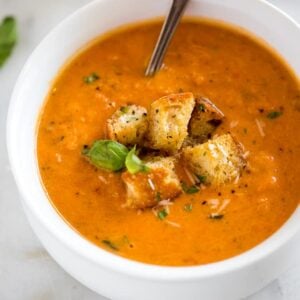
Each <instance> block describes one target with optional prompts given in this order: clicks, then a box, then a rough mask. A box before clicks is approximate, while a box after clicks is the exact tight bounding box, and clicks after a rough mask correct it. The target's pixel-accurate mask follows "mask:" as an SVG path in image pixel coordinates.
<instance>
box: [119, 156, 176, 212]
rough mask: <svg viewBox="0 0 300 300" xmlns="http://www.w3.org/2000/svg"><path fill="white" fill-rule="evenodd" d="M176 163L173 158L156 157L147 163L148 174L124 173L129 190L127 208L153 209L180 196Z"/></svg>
mask: <svg viewBox="0 0 300 300" xmlns="http://www.w3.org/2000/svg"><path fill="white" fill-rule="evenodd" d="M174 161H175V159H174V158H172V157H166V158H163V157H156V158H152V159H151V160H150V161H148V162H146V166H147V167H148V168H149V171H148V172H139V173H136V174H130V173H129V172H127V171H126V172H124V173H123V174H122V179H123V181H124V183H125V185H126V190H127V201H126V206H128V207H131V208H138V209H143V208H147V207H153V206H155V205H157V204H158V202H159V201H161V200H166V199H173V198H175V197H176V196H177V195H179V194H180V193H181V186H180V182H179V179H178V177H177V175H176V173H175V170H174V168H175V166H174Z"/></svg>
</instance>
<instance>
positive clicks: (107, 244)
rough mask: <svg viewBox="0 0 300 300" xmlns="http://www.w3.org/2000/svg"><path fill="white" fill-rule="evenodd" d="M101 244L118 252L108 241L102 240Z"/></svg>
mask: <svg viewBox="0 0 300 300" xmlns="http://www.w3.org/2000/svg"><path fill="white" fill-rule="evenodd" d="M102 243H103V244H104V245H106V246H107V247H109V248H110V249H112V250H115V251H119V248H118V247H117V246H116V245H115V244H114V243H113V242H112V241H110V240H102Z"/></svg>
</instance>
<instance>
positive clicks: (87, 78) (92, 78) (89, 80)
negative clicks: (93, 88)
mask: <svg viewBox="0 0 300 300" xmlns="http://www.w3.org/2000/svg"><path fill="white" fill-rule="evenodd" d="M98 79H100V76H99V75H98V74H97V73H95V72H93V73H91V74H90V75H88V76H85V77H83V81H84V83H86V84H91V83H93V82H95V81H97V80H98Z"/></svg>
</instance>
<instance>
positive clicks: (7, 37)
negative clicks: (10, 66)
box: [0, 17, 17, 67]
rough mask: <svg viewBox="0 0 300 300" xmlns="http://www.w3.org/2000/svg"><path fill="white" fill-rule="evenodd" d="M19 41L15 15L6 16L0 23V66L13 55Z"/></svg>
mask: <svg viewBox="0 0 300 300" xmlns="http://www.w3.org/2000/svg"><path fill="white" fill-rule="evenodd" d="M16 42H17V23H16V20H15V19H14V18H13V17H6V18H4V19H3V21H2V23H1V24H0V67H2V66H3V64H4V63H5V61H6V60H7V59H8V57H9V56H10V55H11V53H12V50H13V48H14V46H15V44H16Z"/></svg>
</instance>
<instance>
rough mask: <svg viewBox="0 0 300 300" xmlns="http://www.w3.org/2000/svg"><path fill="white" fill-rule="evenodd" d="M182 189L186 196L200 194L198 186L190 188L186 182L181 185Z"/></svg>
mask: <svg viewBox="0 0 300 300" xmlns="http://www.w3.org/2000/svg"><path fill="white" fill-rule="evenodd" d="M181 187H182V189H183V191H184V192H185V193H186V194H195V193H198V192H199V188H198V187H197V186H195V185H191V186H188V185H187V184H186V183H185V182H182V183H181Z"/></svg>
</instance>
